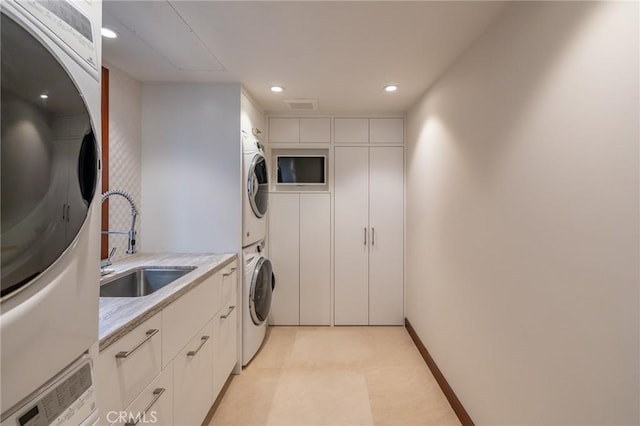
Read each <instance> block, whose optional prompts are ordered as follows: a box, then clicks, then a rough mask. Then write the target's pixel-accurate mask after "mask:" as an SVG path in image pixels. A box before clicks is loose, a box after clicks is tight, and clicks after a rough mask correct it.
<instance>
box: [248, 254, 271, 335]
mask: <svg viewBox="0 0 640 426" xmlns="http://www.w3.org/2000/svg"><path fill="white" fill-rule="evenodd" d="M272 280H273V268H272V266H271V262H270V261H269V259H267V258H264V257H263V258H260V260H259V261H258V263H257V264H256V268H255V269H254V271H253V276H252V277H251V289H250V291H249V312H250V313H251V319H252V320H253V323H254V324H255V325H260V324H262V323H263V322H264V321H265V320H266V319H267V317H268V316H269V311H270V310H271V296H272V292H273V287H272Z"/></svg>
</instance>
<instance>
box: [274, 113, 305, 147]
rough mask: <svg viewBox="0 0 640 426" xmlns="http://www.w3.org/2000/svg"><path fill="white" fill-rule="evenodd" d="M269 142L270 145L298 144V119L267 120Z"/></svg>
mask: <svg viewBox="0 0 640 426" xmlns="http://www.w3.org/2000/svg"><path fill="white" fill-rule="evenodd" d="M269 142H271V143H299V142H300V119H299V118H275V117H272V118H270V119H269Z"/></svg>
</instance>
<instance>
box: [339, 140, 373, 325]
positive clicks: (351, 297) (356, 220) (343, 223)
mask: <svg viewBox="0 0 640 426" xmlns="http://www.w3.org/2000/svg"><path fill="white" fill-rule="evenodd" d="M368 168H369V148H364V147H336V149H335V191H334V193H335V234H334V235H335V236H334V244H335V253H334V255H335V258H334V264H335V272H334V274H335V275H334V276H335V302H334V309H335V312H334V319H335V324H336V325H367V324H368V323H369V318H368V312H369V303H368V287H369V237H368V228H369V223H368V216H369V183H368V181H369V172H368Z"/></svg>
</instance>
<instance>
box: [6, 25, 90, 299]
mask: <svg viewBox="0 0 640 426" xmlns="http://www.w3.org/2000/svg"><path fill="white" fill-rule="evenodd" d="M0 33H1V35H0V44H1V46H0V54H1V56H2V62H1V68H0V74H1V75H2V83H1V94H0V96H1V98H0V102H1V105H0V108H1V109H2V114H1V123H0V126H1V135H0V137H1V139H0V150H1V156H2V157H1V160H0V161H1V167H2V168H1V169H0V174H1V180H0V193H1V198H2V199H1V202H2V204H1V207H0V209H1V219H0V234H1V240H2V251H1V253H0V262H1V265H0V269H1V271H2V272H1V276H2V279H1V281H2V285H1V286H2V293H1V296H2V297H4V296H7V295H9V294H11V293H13V292H14V291H16V290H18V289H19V288H21V287H23V286H25V285H27V284H28V283H30V282H31V281H32V280H33V279H34V278H35V277H37V276H38V275H39V274H41V273H42V272H43V271H44V270H45V269H47V268H48V267H49V266H50V265H51V264H53V263H54V262H55V261H56V260H57V259H58V258H59V257H60V256H61V255H62V253H63V252H64V251H65V250H66V248H67V247H68V246H69V245H70V244H71V243H72V242H73V240H74V239H75V237H76V235H77V234H78V232H79V231H80V228H81V227H82V225H83V223H84V222H85V219H86V217H87V212H88V209H89V205H90V204H91V200H92V199H93V197H94V193H95V189H96V182H97V177H98V167H97V166H98V149H97V146H96V140H95V138H94V134H93V131H92V128H91V122H90V118H89V113H88V110H87V108H86V106H85V103H84V100H83V98H82V95H81V94H80V93H79V91H78V88H77V87H76V85H75V84H74V82H73V81H72V80H71V78H70V77H69V75H68V74H67V72H66V71H65V70H64V68H63V67H62V66H61V65H60V63H59V62H58V60H57V59H56V58H55V57H54V56H53V55H52V54H51V53H50V52H49V51H48V50H47V49H46V48H45V47H44V46H43V45H42V44H41V43H40V42H39V41H38V40H36V39H35V38H34V37H33V36H32V35H31V34H30V33H28V32H27V31H26V30H24V29H23V28H22V27H21V26H20V25H18V24H16V23H15V22H14V21H13V20H12V19H10V18H9V17H7V16H6V15H5V14H2V22H1V26H0Z"/></svg>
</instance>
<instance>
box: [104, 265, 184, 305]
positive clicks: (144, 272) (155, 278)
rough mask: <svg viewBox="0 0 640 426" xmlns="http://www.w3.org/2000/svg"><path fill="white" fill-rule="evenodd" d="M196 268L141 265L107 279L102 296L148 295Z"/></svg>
mask: <svg viewBox="0 0 640 426" xmlns="http://www.w3.org/2000/svg"><path fill="white" fill-rule="evenodd" d="M194 269H196V267H195V266H176V267H141V268H136V269H132V270H131V271H128V272H127V273H125V274H124V275H116V276H114V277H112V278H109V279H107V280H105V282H104V284H102V285H101V286H100V297H142V296H148V295H150V294H152V293H154V292H156V291H158V290H160V289H161V288H163V287H165V286H166V285H168V284H171V283H172V282H174V281H175V280H177V279H178V278H180V277H182V276H184V275H186V274H188V273H189V272H191V271H193V270H194Z"/></svg>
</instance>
